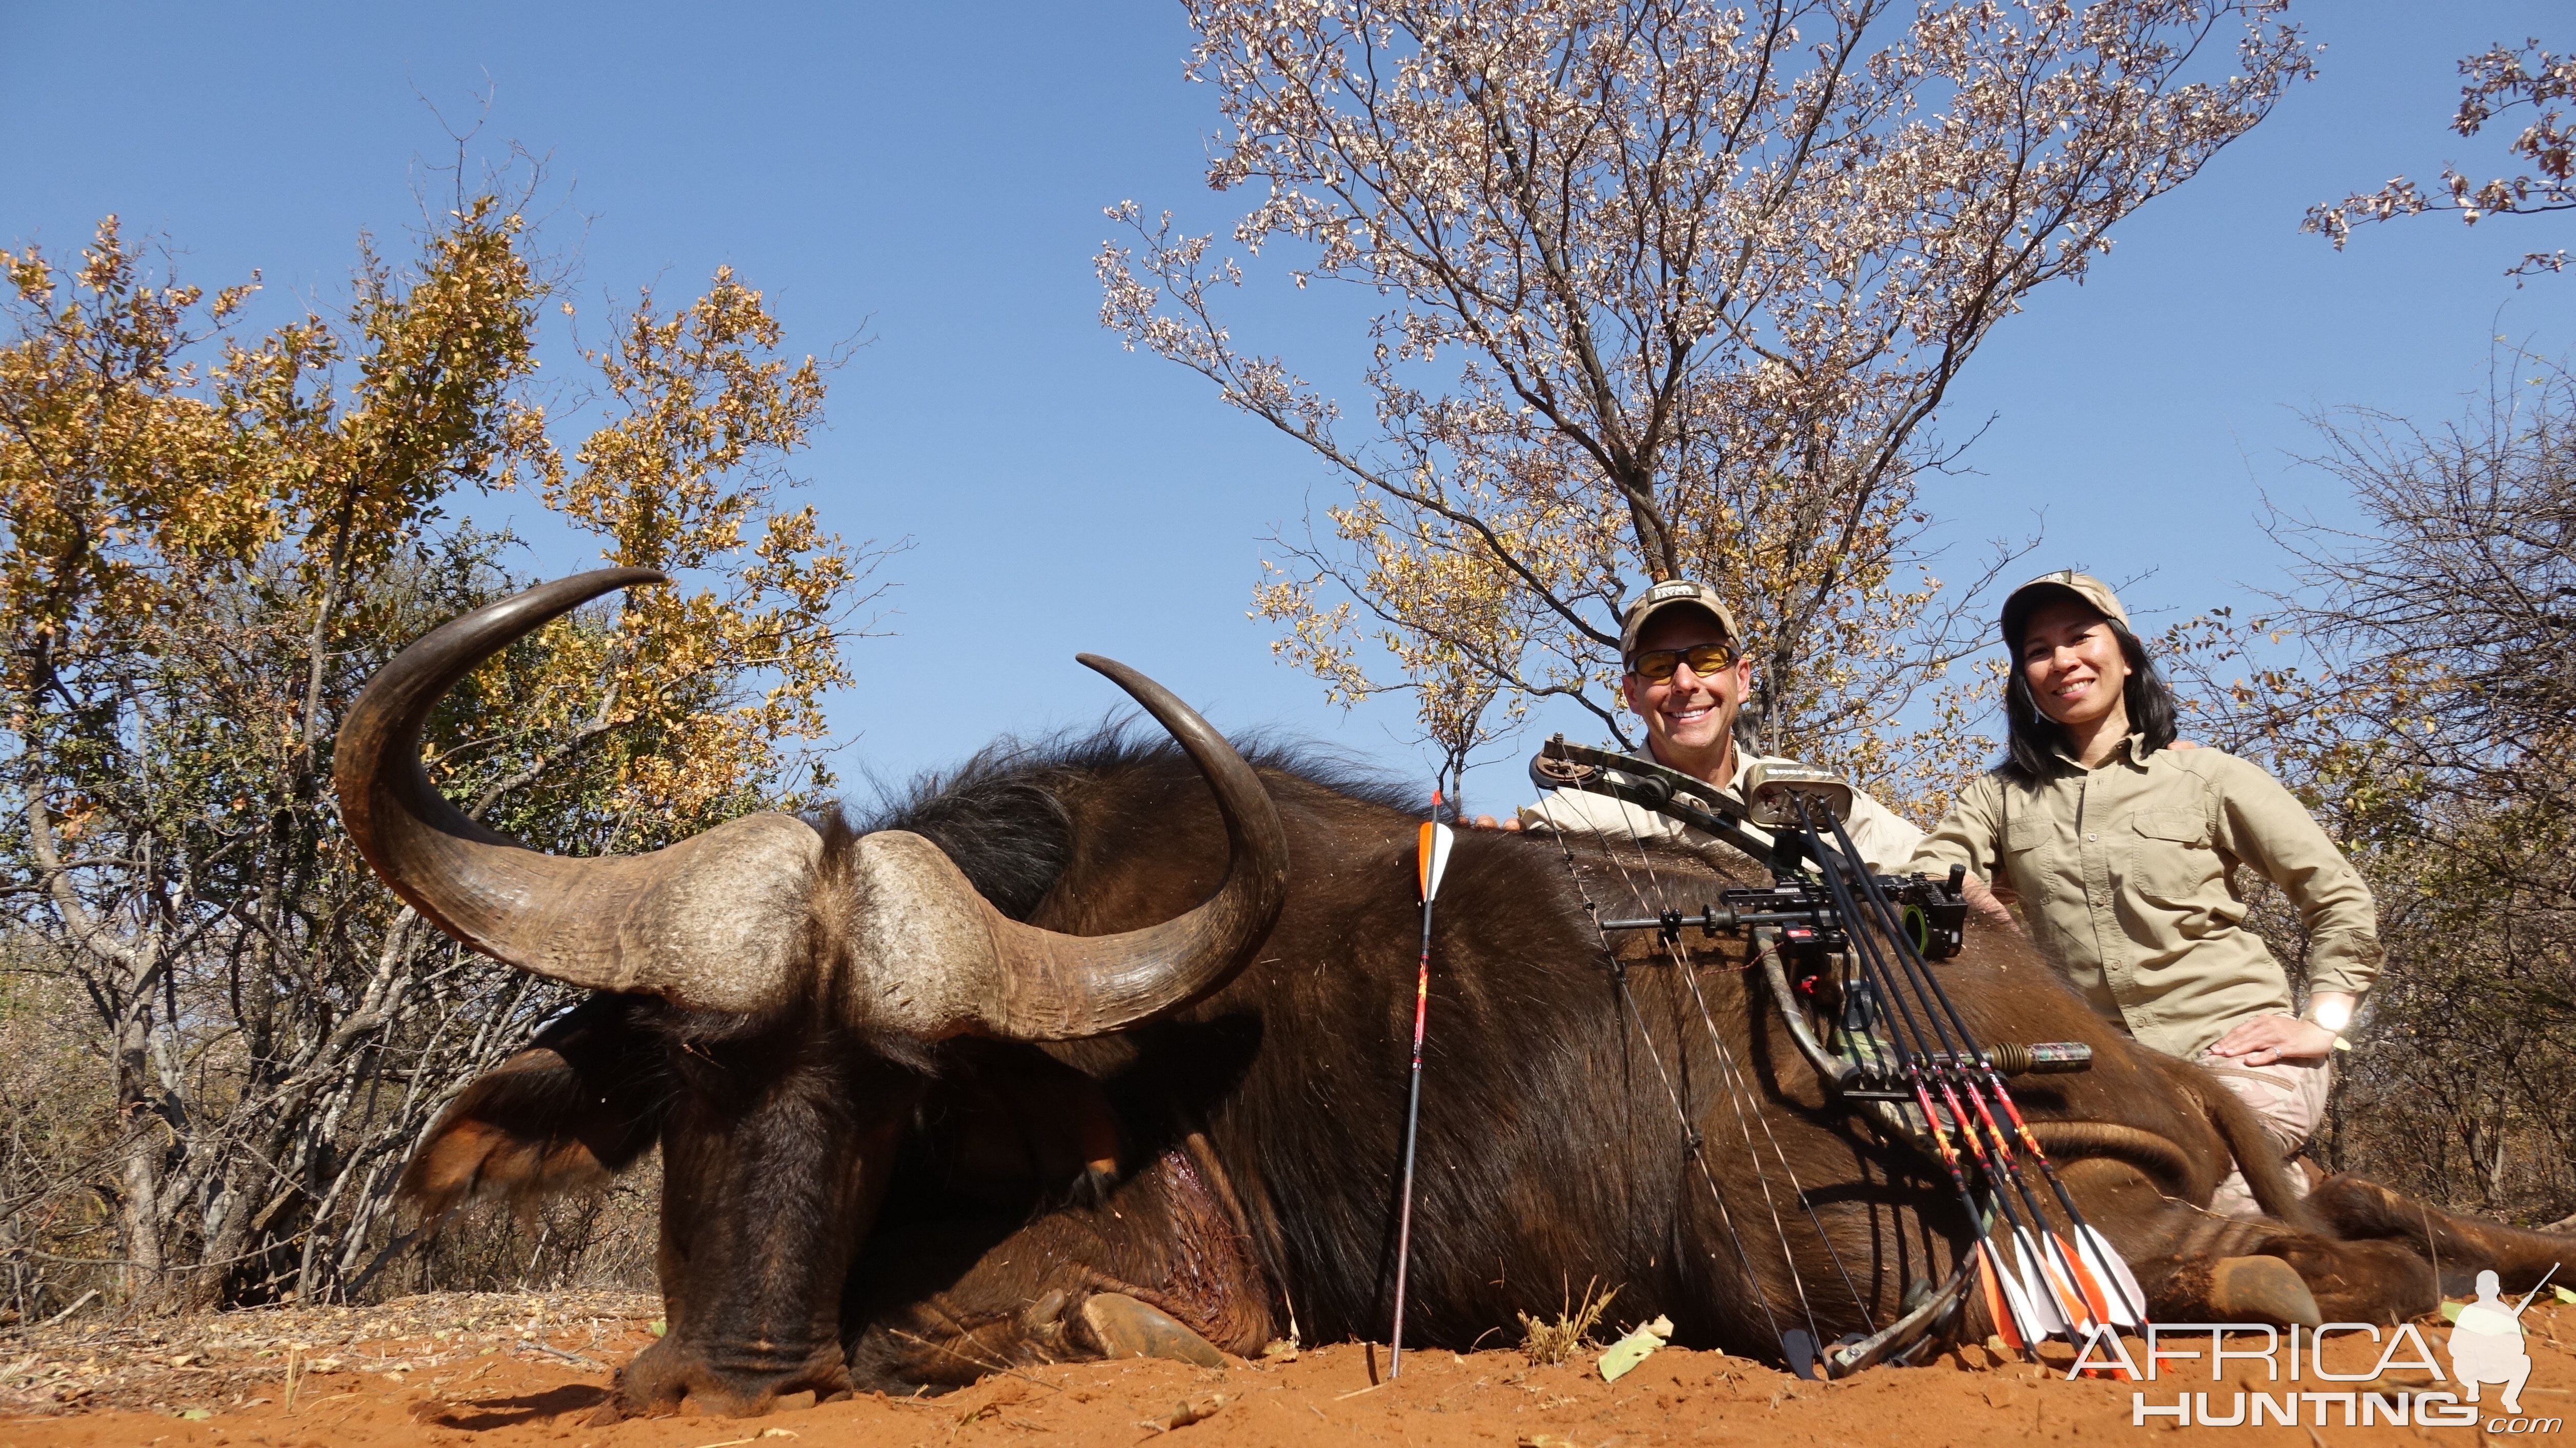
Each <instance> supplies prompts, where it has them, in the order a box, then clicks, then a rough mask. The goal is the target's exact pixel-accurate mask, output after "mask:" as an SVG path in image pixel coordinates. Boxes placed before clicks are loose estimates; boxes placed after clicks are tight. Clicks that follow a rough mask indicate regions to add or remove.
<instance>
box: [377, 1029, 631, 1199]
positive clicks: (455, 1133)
mask: <svg viewBox="0 0 2576 1448" xmlns="http://www.w3.org/2000/svg"><path fill="white" fill-rule="evenodd" d="M650 1006H651V1003H650V1002H647V1001H643V1000H639V999H637V998H635V997H632V996H614V995H600V996H593V997H592V998H591V999H590V1000H588V1001H585V1002H583V1003H582V1004H581V1005H579V1006H576V1007H575V1008H574V1009H573V1010H572V1011H571V1012H570V1013H569V1014H567V1015H565V1016H564V1017H563V1018H562V1019H560V1020H558V1021H556V1022H555V1023H554V1024H553V1025H550V1026H548V1027H546V1029H545V1030H543V1031H541V1032H539V1033H538V1034H537V1038H536V1040H535V1041H533V1042H531V1043H530V1044H529V1046H528V1048H527V1049H526V1050H524V1051H521V1052H520V1053H518V1054H517V1055H515V1056H512V1057H511V1058H510V1059H509V1060H507V1061H504V1062H502V1063H501V1064H500V1065H499V1066H498V1067H496V1068H494V1069H493V1070H492V1071H491V1072H490V1073H489V1074H488V1075H486V1076H484V1077H483V1078H482V1079H480V1080H478V1081H476V1082H475V1083H474V1084H473V1085H471V1086H468V1087H467V1088H465V1092H464V1094H463V1095H461V1096H459V1097H457V1098H456V1101H455V1103H454V1104H453V1105H451V1106H449V1107H448V1108H447V1110H446V1112H445V1113H444V1114H443V1115H441V1116H440V1117H439V1119H438V1124H437V1125H436V1126H433V1127H431V1128H430V1131H429V1135H428V1137H427V1138H426V1139H425V1140H424V1141H423V1142H422V1143H421V1146H420V1149H419V1150H418V1151H417V1152H415V1153H413V1155H412V1159H411V1164H410V1165H409V1166H407V1167H405V1168H404V1169H403V1180H402V1197H403V1199H404V1200H406V1201H408V1202H410V1203H412V1205H413V1206H414V1207H415V1208H417V1209H418V1211H419V1214H420V1217H419V1220H420V1225H421V1229H422V1230H423V1231H435V1230H436V1229H437V1227H438V1224H439V1223H440V1222H441V1221H443V1220H445V1219H446V1217H447V1215H448V1213H450V1212H452V1211H454V1210H456V1209H457V1208H458V1207H460V1206H463V1205H465V1204H466V1203H468V1202H473V1201H487V1200H492V1199H495V1198H499V1199H504V1200H508V1201H512V1202H515V1203H532V1202H534V1201H536V1200H537V1199H539V1198H543V1197H549V1196H553V1195H556V1194H558V1193H561V1192H570V1191H581V1190H584V1189H589V1188H596V1187H600V1186H603V1185H606V1183H607V1181H608V1179H609V1178H610V1177H611V1176H613V1175H615V1174H616V1173H618V1172H621V1171H624V1170H625V1169H626V1168H628V1167H630V1166H632V1165H634V1164H635V1159H636V1158H637V1157H640V1156H642V1155H643V1154H644V1153H645V1152H646V1151H647V1150H649V1149H651V1147H652V1145H653V1143H654V1141H655V1140H656V1139H658V1138H659V1137H660V1135H661V1131H662V1112H663V1106H664V1102H665V1101H666V1100H667V1098H668V1093H667V1091H666V1089H665V1086H664V1081H663V1071H662V1045H661V1042H660V1040H659V1039H658V1038H656V1037H655V1036H653V1035H652V1034H651V1033H650V1032H648V1031H646V1030H644V1029H642V1028H641V1026H640V1024H639V1022H638V1020H637V1017H638V1016H639V1015H640V1014H641V1013H643V1012H644V1011H646V1010H648V1009H650Z"/></svg>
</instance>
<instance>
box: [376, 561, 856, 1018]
mask: <svg viewBox="0 0 2576 1448" xmlns="http://www.w3.org/2000/svg"><path fill="white" fill-rule="evenodd" d="M667 581H668V579H667V578H666V577H665V576H664V575H663V574H661V573H659V572H657V571H655V570H653V569H650V568H603V569H599V570H597V571H596V572H591V573H583V574H578V575H575V576H574V577H571V578H564V579H558V580H556V581H555V582H553V583H546V584H540V585H538V586H537V587H535V588H531V589H529V590H527V591H526V592H524V593H520V594H515V595H513V596H511V597H509V598H505V599H502V600H501V601H500V602H498V603H493V604H487V605H485V606H484V607H482V608H478V609H476V610H474V611H473V612H471V613H468V614H464V615H462V616H460V617H457V618H454V619H451V620H449V621H448V622H446V623H444V624H441V625H440V626H438V627H437V628H434V629H432V630H430V631H429V632H428V633H427V634H424V635H422V636H421V637H420V638H419V639H418V640H416V641H414V642H413V644H412V645H411V647H409V648H406V649H404V650H403V651H402V652H401V653H399V654H397V655H395V656H394V660H393V662H391V663H389V664H387V665H385V666H384V668H383V669H381V670H379V671H378V672H377V674H376V676H375V677H374V678H373V679H371V680H369V681H368V683H367V687H366V690H365V691H364V692H363V693H361V694H360V695H359V696H358V702H357V703H356V704H355V705H353V706H351V708H350V710H349V713H348V717H347V718H345V719H344V720H342V721H341V724H340V736H339V743H338V745H337V746H336V748H335V750H334V754H333V759H332V780H333V783H334V784H335V785H336V786H337V788H338V790H339V795H340V818H341V821H342V823H344V824H345V825H346V826H347V827H348V830H349V834H350V837H351V838H352V839H354V840H355V841H356V843H357V846H358V852H359V853H360V854H362V855H364V856H366V860H367V863H368V864H369V865H371V866H373V867H374V868H375V871H376V874H377V875H378V876H380V877H382V878H383V880H384V881H385V883H386V884H388V885H390V886H392V887H393V891H394V893H395V894H397V895H399V896H401V897H402V899H403V902H404V903H405V904H408V905H410V906H411V907H412V908H413V909H414V910H417V911H419V912H420V914H421V917H422V918H423V919H425V920H427V921H429V923H431V924H432V925H435V926H437V927H438V928H439V929H441V930H443V931H445V932H447V934H449V935H450V936H453V937H454V938H456V939H457V940H460V941H463V942H464V943H465V944H467V945H470V946H472V947H474V948H475V949H476V950H479V951H481V952H483V953H484V954H486V955H488V956H491V957H492V958H493V959H495V960H499V961H503V962H505V963H507V964H510V965H514V966H517V967H518V968H520V969H521V970H525V971H529V972H531V973H533V974H536V975H541V976H544V977H546V978H547V979H549V980H558V981H562V982H563V983H564V984H566V985H573V986H583V987H587V988H588V989H591V990H609V991H635V992H643V993H646V994H651V995H657V996H661V997H663V998H664V999H666V1000H670V1001H672V1002H674V1003H675V1004H679V1005H684V1006H688V1007H691V1008H694V1009H699V1010H708V1011H721V1012H749V1011H756V1010H761V1009H763V1008H766V1007H768V1006H771V1005H774V1004H776V1003H777V1002H776V1000H775V999H774V997H775V996H776V995H777V993H778V991H779V990H780V989H781V988H782V986H783V985H784V984H785V983H786V981H787V980H788V979H789V978H790V972H791V967H792V965H793V961H794V957H795V955H796V954H797V953H798V952H800V951H802V950H803V949H805V948H807V945H808V941H809V936H810V932H809V931H808V929H807V921H808V918H809V915H810V908H811V897H812V893H813V883H814V870H815V864H816V861H817V859H818V858H819V856H820V855H821V853H822V843H823V842H822V836H821V835H819V834H817V833H816V832H815V830H814V827H813V826H811V825H808V824H807V823H805V822H804V821H803V820H800V819H797V818H795V817H794V816H792V815H784V814H775V813H768V814H755V815H745V816H743V817H742V818H740V819H735V820H728V821H726V822H725V823H724V824H721V825H718V826H717V827H715V828H714V829H711V830H708V831H706V832H705V833H703V834H698V835H693V836H691V837H690V838H688V839H685V840H681V841H679V842H678V843H676V844H673V845H670V846H667V847H665V848H663V849H659V850H655V851H654V852H652V853H651V854H649V855H610V856H601V857H597V858H588V859H585V858H578V857H569V856H556V855H548V854H545V853H543V852H541V851H537V850H532V849H529V848H528V847H527V846H525V845H522V844H520V843H519V842H518V841H516V840H514V839H511V838H510V837H508V836H507V835H503V834H500V833H498V832H497V831H493V830H489V829H485V828H484V827H483V826H482V825H480V824H477V823H475V822H474V821H473V820H471V819H468V818H466V816H465V813H464V811H462V810H459V809H458V808H457V807H456V806H455V805H453V804H450V803H448V801H447V798H446V796H444V795H442V794H440V793H439V792H438V789H437V787H436V786H434V785H432V784H431V783H430V782H429V775H428V773H427V772H426V771H425V770H423V769H422V768H421V760H420V734H421V726H422V724H423V723H424V722H425V721H426V720H427V719H428V718H429V714H430V711H431V710H432V709H434V708H436V707H437V705H438V701H439V700H440V699H441V698H442V697H444V696H445V695H446V693H447V691H448V690H449V689H451V688H453V687H455V685H456V683H457V682H458V681H459V680H461V679H463V678H464V677H465V676H466V675H467V674H469V673H471V672H473V670H474V667H475V666H476V665H477V664H480V663H482V662H483V661H484V660H485V659H488V658H490V657H491V656H492V655H494V654H496V653H499V652H500V651H501V650H502V649H504V648H507V647H509V645H510V644H511V643H513V642H514V641H516V640H518V639H520V638H523V637H525V636H526V635H528V634H531V633H534V632H535V631H536V630H537V629H538V628H540V627H542V626H543V625H545V624H546V623H548V622H550V621H552V620H553V619H555V618H558V617H560V616H562V615H563V614H566V613H569V612H571V611H572V610H573V609H575V608H578V607H580V606H581V605H582V604H585V603H587V602H589V601H590V600H592V599H594V598H597V597H599V596H600V595H601V594H603V593H607V592H609V591H611V590H613V589H618V588H627V587H632V586H634V585H636V584H642V583H663V582H667Z"/></svg>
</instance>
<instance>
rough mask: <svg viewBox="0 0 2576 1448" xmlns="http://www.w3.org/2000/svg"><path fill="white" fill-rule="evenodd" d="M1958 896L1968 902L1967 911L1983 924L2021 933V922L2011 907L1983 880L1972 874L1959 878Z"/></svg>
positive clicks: (2017, 933)
mask: <svg viewBox="0 0 2576 1448" xmlns="http://www.w3.org/2000/svg"><path fill="white" fill-rule="evenodd" d="M1959 898H1960V899H1962V900H1964V901H1966V902H1968V913H1969V914H1971V915H1974V916H1975V917H1977V919H1979V920H1980V921H1983V922H1984V923H1985V924H1988V925H1992V926H1994V927H1996V928H1998V929H2002V930H2009V931H2011V932H2012V933H2013V934H2015V935H2019V934H2021V922H2020V921H2018V920H2015V919H2014V918H2013V913H2012V908H2011V907H2010V906H2008V905H2006V904H2005V903H2004V901H2003V897H2002V896H2000V895H1997V894H1996V893H1995V892H1994V890H1993V888H1992V887H1990V886H1988V885H1987V884H1986V882H1985V881H1983V880H1980V879H1978V878H1977V877H1976V876H1974V875H1970V876H1968V877H1967V878H1965V879H1963V880H1961V881H1960V882H1959Z"/></svg>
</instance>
